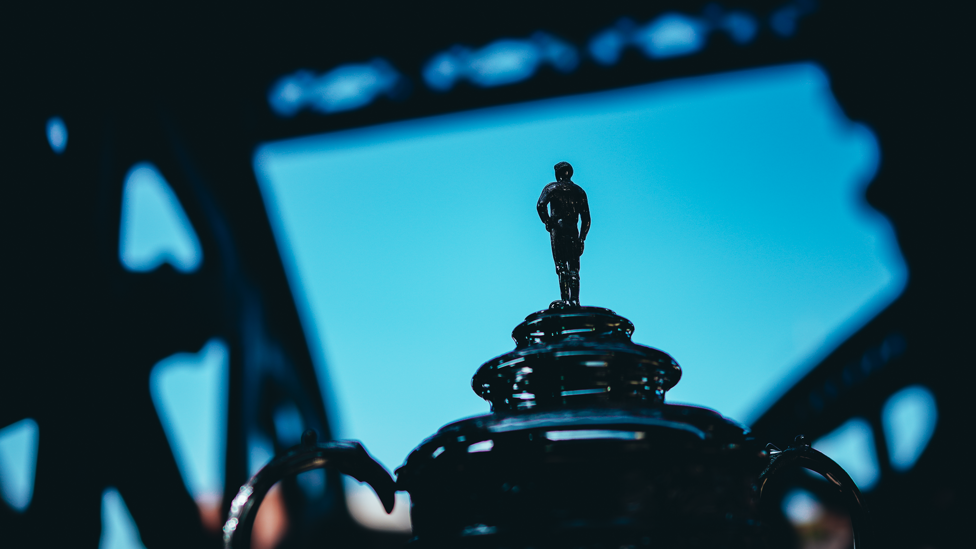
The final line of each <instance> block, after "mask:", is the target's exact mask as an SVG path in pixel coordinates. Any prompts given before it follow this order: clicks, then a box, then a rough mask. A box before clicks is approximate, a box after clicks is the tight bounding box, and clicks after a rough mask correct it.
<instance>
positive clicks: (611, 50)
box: [588, 17, 637, 65]
mask: <svg viewBox="0 0 976 549" xmlns="http://www.w3.org/2000/svg"><path fill="white" fill-rule="evenodd" d="M635 28H637V25H636V24H635V23H634V21H633V20H631V19H628V18H626V17H624V18H622V19H621V20H619V21H617V24H616V25H614V26H613V27H610V28H609V29H606V30H604V31H602V32H600V33H597V35H596V36H594V37H593V38H592V39H591V40H590V43H589V46H588V49H589V51H590V56H591V57H593V59H594V60H595V61H596V62H597V63H599V64H601V65H613V64H614V63H616V62H617V61H618V60H619V59H620V54H621V53H623V51H624V48H626V47H627V45H628V44H629V43H630V37H631V35H633V33H634V29H635Z"/></svg>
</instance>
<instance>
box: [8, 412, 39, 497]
mask: <svg viewBox="0 0 976 549" xmlns="http://www.w3.org/2000/svg"><path fill="white" fill-rule="evenodd" d="M37 440H38V428H37V422H36V421H34V420H33V419H31V418H27V419H22V420H20V421H18V422H17V423H14V424H12V425H8V426H6V427H4V428H3V429H0V496H3V499H4V500H5V501H6V502H7V503H8V504H10V506H11V507H13V508H14V509H15V510H17V511H24V510H26V509H27V506H28V505H30V502H31V498H32V497H33V495H34V473H35V471H36V470H37Z"/></svg>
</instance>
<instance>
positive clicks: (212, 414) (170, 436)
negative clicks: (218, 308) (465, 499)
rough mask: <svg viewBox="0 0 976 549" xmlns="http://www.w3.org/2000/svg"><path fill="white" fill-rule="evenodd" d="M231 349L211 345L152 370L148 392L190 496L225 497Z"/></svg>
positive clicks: (216, 342)
mask: <svg viewBox="0 0 976 549" xmlns="http://www.w3.org/2000/svg"><path fill="white" fill-rule="evenodd" d="M228 372H229V366H228V352H227V345H226V344H225V343H224V342H223V341H221V340H219V339H212V340H210V341H208V342H207V344H206V345H204V347H203V348H202V349H201V350H200V351H199V352H197V353H178V354H175V355H173V356H171V357H168V358H164V359H163V360H161V361H159V362H158V363H157V364H156V365H155V366H153V369H152V373H151V374H150V376H149V392H150V394H151V395H152V399H153V404H155V405H156V412H157V413H158V414H159V419H160V422H161V423H162V424H163V430H164V431H165V432H166V438H167V440H169V446H170V448H172V449H173V455H174V457H175V458H176V464H177V465H178V466H179V468H180V474H181V475H182V476H183V481H184V482H185V483H186V487H187V489H188V490H189V492H190V494H191V495H192V496H193V497H194V498H195V499H197V500H202V499H205V498H207V497H212V496H214V495H218V496H219V495H222V494H223V491H224V454H225V443H226V439H227V390H228V383H229V381H228V376H229V373H228Z"/></svg>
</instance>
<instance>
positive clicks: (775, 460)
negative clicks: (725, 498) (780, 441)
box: [759, 435, 870, 549]
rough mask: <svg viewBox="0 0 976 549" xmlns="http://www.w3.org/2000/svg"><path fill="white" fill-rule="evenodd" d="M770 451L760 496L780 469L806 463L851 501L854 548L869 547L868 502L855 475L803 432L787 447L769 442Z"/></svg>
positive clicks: (864, 548) (762, 478) (863, 548)
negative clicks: (783, 447) (818, 447)
mask: <svg viewBox="0 0 976 549" xmlns="http://www.w3.org/2000/svg"><path fill="white" fill-rule="evenodd" d="M766 451H767V452H769V456H770V461H769V464H768V465H767V466H766V470H764V471H763V472H762V474H761V475H759V498H760V501H761V500H762V491H763V489H764V488H765V487H766V483H767V482H769V479H770V478H772V477H773V476H774V475H775V474H776V472H777V471H779V470H780V469H783V468H786V467H790V466H791V465H798V466H800V467H805V468H807V469H809V470H811V471H813V472H815V473H819V474H820V475H821V476H823V477H824V478H825V479H827V481H828V482H830V483H831V484H833V485H834V487H835V488H837V490H838V491H839V492H840V493H841V494H843V496H844V499H845V500H846V502H847V507H848V510H849V512H850V514H851V527H852V529H853V530H854V549H869V547H870V539H869V538H870V532H869V528H870V526H869V524H868V509H867V507H866V506H865V505H864V497H863V496H861V491H860V490H858V489H857V484H855V483H854V480H852V479H851V477H850V475H848V474H847V471H845V470H844V469H843V468H842V467H841V466H840V465H838V464H837V462H835V461H834V460H832V459H830V458H829V457H827V456H826V455H824V454H822V453H820V452H818V451H817V450H814V449H813V448H812V447H811V446H810V444H809V443H807V441H806V438H805V437H804V436H803V435H800V436H798V437H796V440H794V441H793V445H791V446H790V447H789V448H787V449H786V450H780V449H779V448H776V447H775V446H773V445H772V444H768V445H766Z"/></svg>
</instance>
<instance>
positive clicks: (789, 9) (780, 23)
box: [769, 6, 800, 38]
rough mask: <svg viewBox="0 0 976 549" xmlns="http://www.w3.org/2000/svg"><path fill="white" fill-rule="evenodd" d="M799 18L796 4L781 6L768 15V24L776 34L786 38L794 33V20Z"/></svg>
mask: <svg viewBox="0 0 976 549" xmlns="http://www.w3.org/2000/svg"><path fill="white" fill-rule="evenodd" d="M799 18H800V10H798V9H797V8H796V6H783V7H782V8H780V9H778V10H776V11H774V12H773V14H772V15H770V16H769V26H770V27H772V29H773V31H774V32H776V34H778V35H780V36H782V37H784V38H788V37H790V36H793V35H794V34H795V33H796V22H797V19H799Z"/></svg>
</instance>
